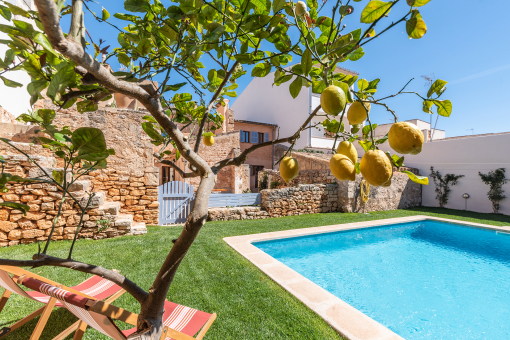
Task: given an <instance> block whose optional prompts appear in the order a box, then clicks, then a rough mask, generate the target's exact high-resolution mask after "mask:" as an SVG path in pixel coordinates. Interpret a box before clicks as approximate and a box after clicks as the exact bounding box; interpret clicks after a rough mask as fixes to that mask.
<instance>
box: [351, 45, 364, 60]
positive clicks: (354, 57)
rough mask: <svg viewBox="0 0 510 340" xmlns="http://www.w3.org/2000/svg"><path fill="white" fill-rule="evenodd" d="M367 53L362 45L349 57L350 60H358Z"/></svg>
mask: <svg viewBox="0 0 510 340" xmlns="http://www.w3.org/2000/svg"><path fill="white" fill-rule="evenodd" d="M364 55H365V52H363V48H362V47H360V48H358V49H357V50H355V51H353V52H351V53H349V55H348V57H349V60H350V61H356V60H359V59H361V58H362V57H363V56H364Z"/></svg>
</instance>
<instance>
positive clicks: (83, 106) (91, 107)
mask: <svg viewBox="0 0 510 340" xmlns="http://www.w3.org/2000/svg"><path fill="white" fill-rule="evenodd" d="M76 106H77V108H78V112H79V113H83V112H94V111H97V109H98V105H97V103H95V102H93V101H91V100H84V101H82V102H78V104H76Z"/></svg>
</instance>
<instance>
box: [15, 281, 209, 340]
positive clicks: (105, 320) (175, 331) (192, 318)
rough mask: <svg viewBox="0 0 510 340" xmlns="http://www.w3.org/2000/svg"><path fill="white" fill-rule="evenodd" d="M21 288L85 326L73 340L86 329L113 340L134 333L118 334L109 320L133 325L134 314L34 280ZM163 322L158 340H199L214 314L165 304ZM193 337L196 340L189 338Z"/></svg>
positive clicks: (80, 335)
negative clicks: (55, 303)
mask: <svg viewBox="0 0 510 340" xmlns="http://www.w3.org/2000/svg"><path fill="white" fill-rule="evenodd" d="M22 284H23V285H24V286H25V287H27V288H30V289H32V290H34V291H36V292H40V293H42V294H46V295H48V296H51V299H56V300H58V301H59V302H60V303H61V304H62V305H63V306H64V307H65V308H67V309H68V310H69V311H70V312H71V313H73V314H74V315H75V316H76V317H78V318H79V319H80V320H82V321H83V322H84V324H85V326H84V327H80V328H79V329H78V330H77V331H76V333H75V335H74V338H73V340H80V339H81V338H82V337H83V333H84V332H85V329H86V326H87V325H88V326H90V327H92V328H94V329H95V330H97V331H99V332H101V333H103V334H104V335H107V336H109V337H110V338H112V339H114V340H126V339H127V337H128V336H129V335H131V334H133V333H134V332H135V331H136V327H135V328H133V329H130V330H126V331H121V330H120V329H119V328H118V327H117V325H116V324H115V322H114V321H113V320H121V321H124V322H126V323H128V324H131V325H136V323H137V319H138V315H137V314H134V313H131V312H128V311H126V310H124V309H122V308H118V307H115V306H113V305H111V304H109V303H107V302H103V301H99V300H93V299H89V298H86V297H83V296H80V295H76V294H74V293H72V292H71V291H69V290H66V289H63V288H59V287H56V286H52V285H49V284H47V283H44V282H41V281H39V280H36V279H32V278H25V279H23V281H22ZM50 301H51V300H50ZM163 318H164V325H165V328H164V330H163V334H162V336H161V340H201V339H202V338H203V337H204V335H205V333H206V332H207V331H208V330H209V327H211V325H212V323H213V322H214V320H215V319H216V313H214V314H208V313H205V312H201V311H199V310H196V309H193V308H189V307H186V306H182V305H178V304H175V303H172V302H168V301H166V302H165V313H164V316H163ZM197 333H198V334H197ZM195 334H197V336H196V337H193V336H194V335H195ZM54 340H55V339H54Z"/></svg>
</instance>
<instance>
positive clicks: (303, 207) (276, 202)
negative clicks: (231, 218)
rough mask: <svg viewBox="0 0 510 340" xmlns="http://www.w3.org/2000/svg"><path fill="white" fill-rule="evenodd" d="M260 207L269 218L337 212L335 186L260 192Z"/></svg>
mask: <svg viewBox="0 0 510 340" xmlns="http://www.w3.org/2000/svg"><path fill="white" fill-rule="evenodd" d="M261 194H262V204H261V205H262V207H264V208H265V209H266V210H267V212H268V214H269V216H271V217H280V216H292V215H303V214H316V213H321V212H333V211H338V186H337V185H336V184H328V185H324V184H319V185H315V184H305V185H299V186H298V187H290V188H283V189H272V190H271V189H267V190H262V191H261Z"/></svg>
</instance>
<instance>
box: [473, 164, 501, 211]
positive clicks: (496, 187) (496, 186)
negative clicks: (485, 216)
mask: <svg viewBox="0 0 510 340" xmlns="http://www.w3.org/2000/svg"><path fill="white" fill-rule="evenodd" d="M478 175H479V176H480V178H481V179H482V182H484V183H485V184H487V185H488V186H489V191H488V192H487V197H489V200H490V201H491V202H492V210H493V211H494V213H495V214H498V213H499V202H501V201H502V200H504V199H505V198H506V196H505V195H504V192H505V191H504V190H503V184H505V183H506V182H508V179H506V177H505V168H499V169H496V170H493V171H489V173H487V174H482V173H481V172H478Z"/></svg>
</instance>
